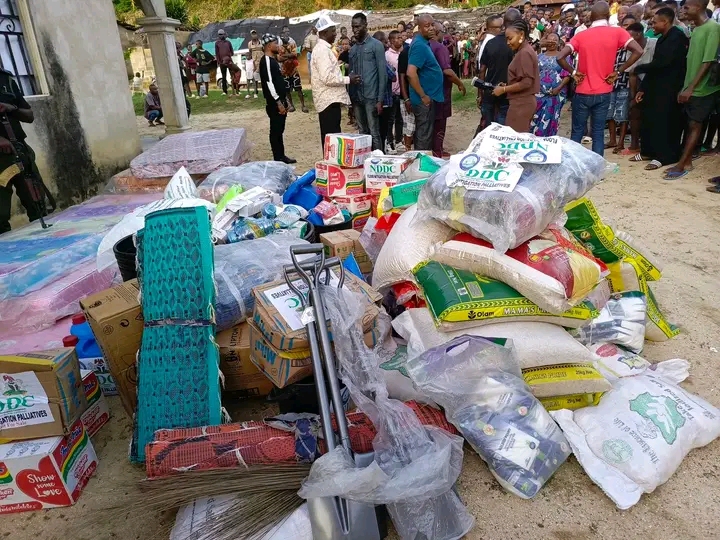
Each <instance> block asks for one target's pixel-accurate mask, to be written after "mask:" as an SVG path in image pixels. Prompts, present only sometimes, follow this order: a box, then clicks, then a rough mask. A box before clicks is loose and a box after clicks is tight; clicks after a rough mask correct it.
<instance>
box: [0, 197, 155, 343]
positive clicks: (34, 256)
mask: <svg viewBox="0 0 720 540" xmlns="http://www.w3.org/2000/svg"><path fill="white" fill-rule="evenodd" d="M159 197H160V194H143V195H140V194H134V195H98V196H96V197H93V198H91V199H89V200H87V201H85V202H84V203H82V204H79V205H76V206H71V207H70V208H67V209H66V210H63V211H62V212H58V213H56V214H53V215H52V216H51V217H49V218H48V220H47V221H48V222H49V223H51V224H52V225H53V226H52V227H50V228H49V229H42V228H41V227H40V225H39V224H38V223H31V224H29V225H26V226H25V227H22V228H20V229H15V230H13V231H11V232H9V233H6V234H3V235H2V236H1V237H0V332H1V333H3V334H5V333H15V334H24V333H27V332H34V331H38V330H41V329H43V328H47V327H50V326H52V325H53V324H54V323H55V321H56V320H58V319H61V318H62V317H64V316H66V315H71V314H74V313H77V312H78V311H79V309H80V308H79V307H78V301H79V300H80V299H81V298H84V297H86V296H88V295H90V294H94V293H96V292H100V291H102V290H104V289H107V288H108V287H109V286H110V285H111V283H112V280H113V277H114V276H115V274H116V270H114V269H110V268H109V269H106V270H103V271H98V269H97V267H96V265H95V258H96V254H97V250H98V246H99V245H100V242H101V241H102V239H103V237H104V236H105V234H106V233H107V232H108V231H109V230H110V229H111V228H112V227H113V226H114V225H115V224H117V223H118V222H119V221H120V220H121V219H122V218H123V216H125V215H126V214H128V213H130V212H132V211H134V210H135V209H136V208H137V207H138V206H141V205H143V204H147V203H148V202H150V201H153V200H155V199H157V198H159Z"/></svg>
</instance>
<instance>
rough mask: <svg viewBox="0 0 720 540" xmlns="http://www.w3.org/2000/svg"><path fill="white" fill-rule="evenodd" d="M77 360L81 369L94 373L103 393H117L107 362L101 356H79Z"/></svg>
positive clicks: (110, 394)
mask: <svg viewBox="0 0 720 540" xmlns="http://www.w3.org/2000/svg"><path fill="white" fill-rule="evenodd" d="M79 361H80V369H81V370H83V369H84V370H87V371H93V372H94V373H95V375H96V376H97V380H98V382H99V383H100V388H102V391H103V394H105V395H106V396H117V395H118V391H117V385H116V384H115V379H113V376H112V373H110V368H109V367H108V363H107V362H106V361H105V359H104V358H103V357H102V356H100V357H98V358H79Z"/></svg>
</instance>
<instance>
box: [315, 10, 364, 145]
mask: <svg viewBox="0 0 720 540" xmlns="http://www.w3.org/2000/svg"><path fill="white" fill-rule="evenodd" d="M315 28H316V29H317V31H318V36H319V37H320V39H319V40H318V42H317V44H316V45H315V47H314V49H313V54H312V57H311V59H310V70H311V72H312V73H313V77H312V80H311V84H312V91H313V102H314V103H315V110H316V111H317V112H318V119H319V120H320V141H321V144H322V147H323V150H325V135H327V134H328V133H340V132H341V127H340V122H341V117H342V107H343V105H345V106H347V105H350V96H348V93H347V89H346V85H349V84H357V83H359V82H360V75H354V74H353V75H350V76H349V77H347V76H343V74H342V71H341V70H340V62H339V61H338V59H337V57H336V56H335V53H334V52H333V50H332V45H333V43H335V38H336V37H337V24H336V23H334V22H333V21H332V20H331V19H330V18H329V17H327V16H325V15H323V16H322V17H320V18H319V19H318V21H317V23H315Z"/></svg>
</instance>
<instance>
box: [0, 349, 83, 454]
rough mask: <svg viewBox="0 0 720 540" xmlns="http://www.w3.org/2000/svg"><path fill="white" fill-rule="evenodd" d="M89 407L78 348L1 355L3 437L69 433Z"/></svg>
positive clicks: (0, 431) (0, 430) (0, 422)
mask: <svg viewBox="0 0 720 540" xmlns="http://www.w3.org/2000/svg"><path fill="white" fill-rule="evenodd" d="M85 409H87V400H86V399H85V393H84V392H83V388H82V378H81V376H80V365H79V364H78V359H77V356H76V354H75V349H74V348H64V349H57V350H54V351H40V352H33V353H21V354H16V355H9V356H0V439H4V440H11V441H17V440H22V439H35V438H38V437H50V436H53V435H66V434H68V433H69V432H70V431H69V430H70V428H71V426H72V425H73V424H74V423H75V422H76V421H77V420H79V419H80V415H81V414H82V413H83V412H85Z"/></svg>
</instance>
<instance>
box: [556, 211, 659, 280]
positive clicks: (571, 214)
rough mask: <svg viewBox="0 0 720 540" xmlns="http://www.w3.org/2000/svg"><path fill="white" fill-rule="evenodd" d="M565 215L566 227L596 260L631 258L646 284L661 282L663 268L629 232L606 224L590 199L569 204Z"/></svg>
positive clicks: (606, 260) (610, 261)
mask: <svg viewBox="0 0 720 540" xmlns="http://www.w3.org/2000/svg"><path fill="white" fill-rule="evenodd" d="M565 212H567V222H566V223H565V227H566V228H567V229H568V230H570V232H572V233H573V234H574V235H575V237H576V238H577V239H578V240H580V241H581V242H582V243H583V244H584V245H585V248H586V249H587V250H588V251H590V252H591V253H592V254H593V256H595V258H597V259H599V260H601V261H602V262H604V263H614V262H617V261H619V260H621V259H623V258H624V257H628V258H632V259H634V260H635V261H637V263H638V265H639V268H640V269H641V273H642V274H643V275H644V276H645V279H646V280H647V281H657V280H659V279H660V277H661V276H662V268H660V263H659V262H658V261H657V260H656V259H655V257H654V256H653V255H652V254H651V253H650V252H649V251H648V249H647V248H645V246H643V245H642V244H640V243H639V242H638V241H637V240H635V239H634V238H633V237H632V236H630V235H629V234H628V233H626V232H624V231H619V230H615V229H613V227H611V226H610V225H607V224H606V223H604V222H603V221H602V219H601V218H600V214H598V211H597V208H595V205H594V204H593V203H592V201H591V200H590V199H587V198H585V197H583V198H582V199H578V200H577V201H574V202H572V203H570V204H568V205H567V206H566V207H565Z"/></svg>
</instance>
